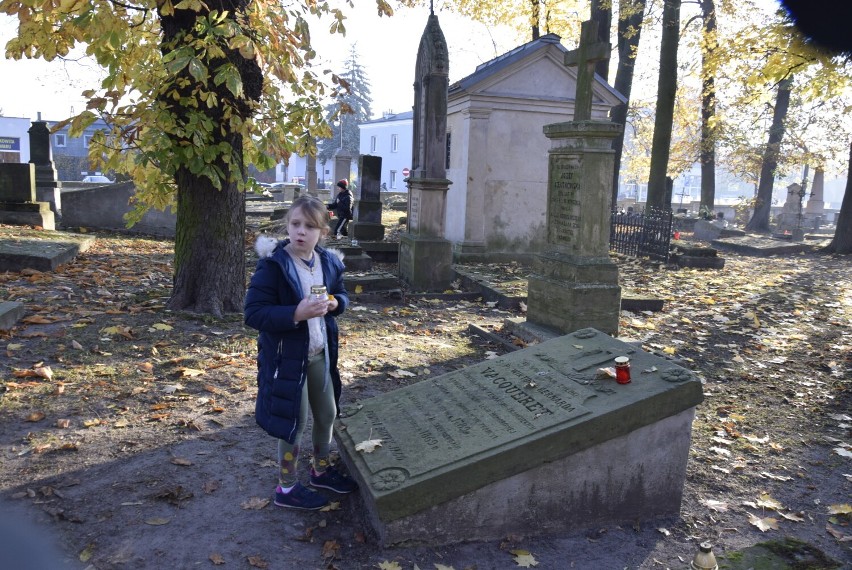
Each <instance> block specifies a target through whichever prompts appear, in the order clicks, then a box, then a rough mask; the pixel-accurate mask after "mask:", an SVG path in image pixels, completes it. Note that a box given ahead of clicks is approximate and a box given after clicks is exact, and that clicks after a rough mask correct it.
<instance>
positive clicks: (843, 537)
mask: <svg viewBox="0 0 852 570" xmlns="http://www.w3.org/2000/svg"><path fill="white" fill-rule="evenodd" d="M825 530H827V531H828V534H830V535H831V536H833V537H834V538H836V539H837V541H838V542H852V534H843V533H842V532H840V531H839V530H837V529H836V528H834V527H833V526H831V525H830V524H827V525H825Z"/></svg>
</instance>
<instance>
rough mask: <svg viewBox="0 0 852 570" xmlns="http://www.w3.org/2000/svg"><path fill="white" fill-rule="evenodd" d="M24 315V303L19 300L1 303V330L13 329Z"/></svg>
mask: <svg viewBox="0 0 852 570" xmlns="http://www.w3.org/2000/svg"><path fill="white" fill-rule="evenodd" d="M23 316H24V305H23V303H18V302H17V301H4V302H2V303H0V331H5V330H9V329H11V328H12V327H13V326H15V323H17V322H18V321H19V320H20V318H21V317H23Z"/></svg>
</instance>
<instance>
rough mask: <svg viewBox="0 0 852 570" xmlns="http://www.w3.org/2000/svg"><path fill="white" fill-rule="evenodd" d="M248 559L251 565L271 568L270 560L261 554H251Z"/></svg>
mask: <svg viewBox="0 0 852 570" xmlns="http://www.w3.org/2000/svg"><path fill="white" fill-rule="evenodd" d="M246 560H248V563H249V565H251V566H254V567H255V568H269V562H267V561H266V560H264V559H263V558H261V557H260V556H249V557H248V558H247V559H246Z"/></svg>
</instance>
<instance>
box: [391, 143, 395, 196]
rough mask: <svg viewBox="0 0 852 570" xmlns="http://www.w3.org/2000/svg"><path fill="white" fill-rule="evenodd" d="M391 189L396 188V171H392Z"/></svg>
mask: <svg viewBox="0 0 852 570" xmlns="http://www.w3.org/2000/svg"><path fill="white" fill-rule="evenodd" d="M394 136H396V135H394ZM390 187H391V190H392V189H394V188H396V170H391V171H390Z"/></svg>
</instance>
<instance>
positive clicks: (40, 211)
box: [0, 163, 56, 230]
mask: <svg viewBox="0 0 852 570" xmlns="http://www.w3.org/2000/svg"><path fill="white" fill-rule="evenodd" d="M0 223H3V224H12V225H33V226H41V227H42V228H44V229H46V230H54V229H56V222H55V221H54V216H53V212H52V211H51V210H50V204H48V203H47V202H37V201H36V187H35V165H34V164H33V163H28V164H17V163H7V164H0Z"/></svg>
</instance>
